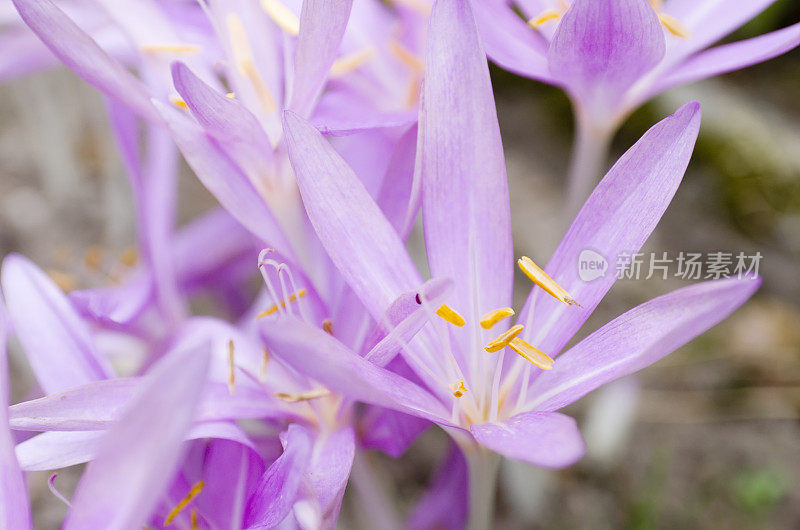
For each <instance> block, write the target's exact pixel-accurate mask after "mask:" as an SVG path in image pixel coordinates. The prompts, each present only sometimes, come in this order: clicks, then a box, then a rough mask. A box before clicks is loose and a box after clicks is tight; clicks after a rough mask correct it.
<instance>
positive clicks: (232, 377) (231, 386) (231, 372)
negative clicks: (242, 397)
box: [228, 339, 236, 396]
mask: <svg viewBox="0 0 800 530" xmlns="http://www.w3.org/2000/svg"><path fill="white" fill-rule="evenodd" d="M228 392H230V393H231V395H232V396H234V395H236V365H235V364H234V362H233V340H230V339H228Z"/></svg>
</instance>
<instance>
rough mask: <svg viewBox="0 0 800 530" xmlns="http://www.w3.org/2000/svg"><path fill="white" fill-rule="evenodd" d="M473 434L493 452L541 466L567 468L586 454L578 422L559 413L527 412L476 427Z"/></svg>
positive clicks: (472, 430) (472, 429) (471, 429)
mask: <svg viewBox="0 0 800 530" xmlns="http://www.w3.org/2000/svg"><path fill="white" fill-rule="evenodd" d="M470 431H471V432H472V435H473V436H474V437H475V439H476V440H477V441H478V442H479V443H480V444H482V445H484V446H486V447H488V448H489V449H491V450H492V451H495V452H497V453H500V454H501V455H503V456H505V457H508V458H511V459H513V460H522V461H523V462H528V463H529V464H533V465H535V466H539V467H546V468H553V469H558V468H562V467H567V466H570V465H572V464H574V463H575V462H577V461H578V460H580V459H581V457H583V454H584V453H585V452H586V445H585V444H584V443H583V438H582V437H581V433H580V431H579V430H578V425H577V423H575V420H574V419H573V418H570V417H569V416H566V415H564V414H560V413H558V412H524V413H522V414H517V415H516V416H513V417H512V418H510V419H508V420H506V421H502V422H497V423H480V424H475V425H473V426H472V427H471V428H470Z"/></svg>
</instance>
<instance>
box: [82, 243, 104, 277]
mask: <svg viewBox="0 0 800 530" xmlns="http://www.w3.org/2000/svg"><path fill="white" fill-rule="evenodd" d="M83 262H84V263H85V264H86V266H87V267H89V268H90V269H92V270H93V271H99V270H100V269H101V268H102V267H103V247H101V246H98V245H92V246H91V247H89V248H88V249H87V250H86V255H85V256H84V257H83Z"/></svg>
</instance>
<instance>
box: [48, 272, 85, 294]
mask: <svg viewBox="0 0 800 530" xmlns="http://www.w3.org/2000/svg"><path fill="white" fill-rule="evenodd" d="M47 275H48V276H50V279H51V280H53V282H55V284H56V285H58V287H59V288H60V289H61V290H62V291H64V292H65V293H68V292H70V291H74V290H75V289H77V288H78V279H77V278H75V277H74V276H72V275H71V274H67V273H66V272H61V271H57V270H54V269H53V270H48V271H47Z"/></svg>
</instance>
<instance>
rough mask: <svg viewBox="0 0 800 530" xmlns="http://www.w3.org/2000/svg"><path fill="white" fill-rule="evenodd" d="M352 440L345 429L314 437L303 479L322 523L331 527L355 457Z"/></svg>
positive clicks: (351, 431) (334, 521)
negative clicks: (318, 509) (317, 503)
mask: <svg viewBox="0 0 800 530" xmlns="http://www.w3.org/2000/svg"><path fill="white" fill-rule="evenodd" d="M355 442H356V437H355V432H354V431H353V427H351V426H347V427H343V428H341V429H337V430H335V431H333V432H329V433H325V434H323V435H321V436H318V437H317V439H316V443H315V448H314V452H313V456H312V457H311V461H310V462H309V467H308V470H307V471H306V476H307V477H308V479H309V482H310V483H311V487H312V489H313V490H314V495H315V497H316V500H317V501H318V502H319V505H320V509H321V511H322V517H323V520H325V521H327V522H328V523H329V524H330V526H331V527H333V526H335V524H336V519H337V518H338V515H339V508H340V507H341V504H342V496H343V495H344V490H345V487H346V486H347V481H348V480H349V478H350V470H351V469H352V467H353V457H354V456H355V449H356V445H355Z"/></svg>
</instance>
